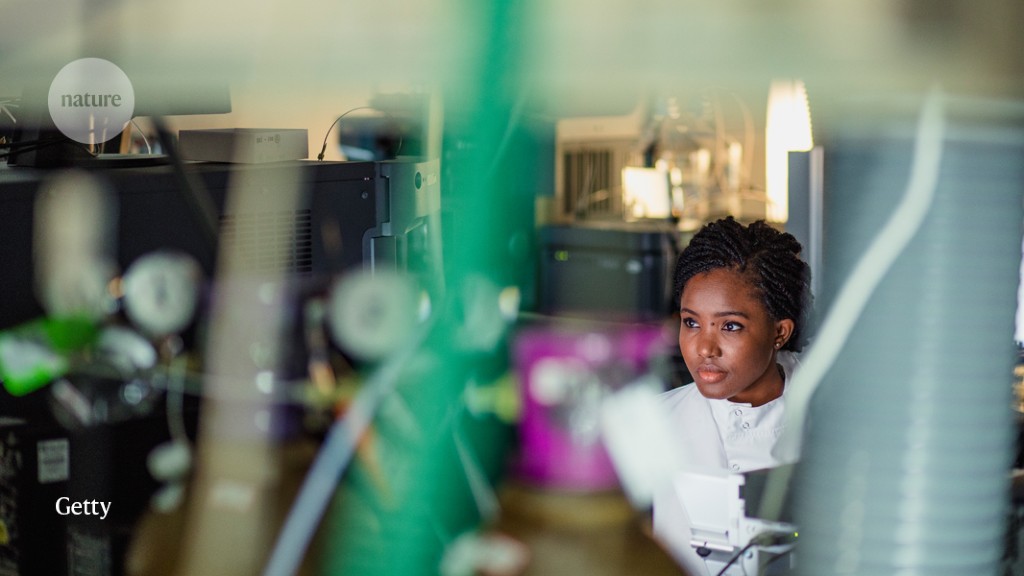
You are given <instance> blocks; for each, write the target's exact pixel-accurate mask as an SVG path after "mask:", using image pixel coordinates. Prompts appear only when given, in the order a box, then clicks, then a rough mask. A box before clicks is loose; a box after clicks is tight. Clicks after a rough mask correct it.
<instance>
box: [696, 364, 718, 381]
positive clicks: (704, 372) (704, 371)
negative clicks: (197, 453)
mask: <svg viewBox="0 0 1024 576" xmlns="http://www.w3.org/2000/svg"><path fill="white" fill-rule="evenodd" d="M697 375H698V376H700V379H701V380H703V381H705V382H707V383H708V384H717V383H719V382H721V381H722V380H724V379H725V370H722V369H721V368H719V367H718V366H711V365H704V366H701V367H699V368H697Z"/></svg>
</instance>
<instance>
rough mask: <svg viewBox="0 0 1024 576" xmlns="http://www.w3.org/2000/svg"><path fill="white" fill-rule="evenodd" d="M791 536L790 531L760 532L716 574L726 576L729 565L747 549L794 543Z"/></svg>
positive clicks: (777, 557)
mask: <svg viewBox="0 0 1024 576" xmlns="http://www.w3.org/2000/svg"><path fill="white" fill-rule="evenodd" d="M791 538H792V534H788V533H775V532H762V533H761V534H758V535H757V536H754V537H753V538H751V539H750V541H749V542H747V543H746V545H744V546H743V548H740V550H739V552H736V553H735V554H733V555H732V557H731V558H729V561H728V562H726V563H725V566H722V569H721V570H719V571H718V573H717V574H715V576H725V573H726V572H727V571H728V570H729V567H730V566H732V565H733V564H735V563H736V561H737V560H739V559H740V558H742V557H743V555H744V554H746V553H747V551H748V550H750V549H751V548H753V547H754V546H775V545H779V544H785V543H792V541H791ZM782 556H783V554H779V555H778V556H776V557H775V558H772V559H771V560H769V561H768V562H766V563H765V566H767V565H768V564H771V563H772V562H774V561H775V560H777V559H779V558H781V557H782Z"/></svg>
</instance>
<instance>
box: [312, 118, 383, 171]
mask: <svg viewBox="0 0 1024 576" xmlns="http://www.w3.org/2000/svg"><path fill="white" fill-rule="evenodd" d="M356 110H374V108H373V106H358V107H356V108H353V109H351V110H349V111H348V112H345V113H344V114H342V115H341V116H338V117H337V118H335V120H334V122H332V123H331V126H330V127H329V128H328V129H327V133H326V134H324V145H323V146H322V147H321V148H320V153H319V154H317V155H316V159H317V160H320V161H323V159H324V153H325V152H327V138H328V137H329V136H330V135H331V130H334V127H335V126H337V125H338V122H341V119H342V118H344V117H345V116H348V115H349V114H351V113H353V112H355V111H356Z"/></svg>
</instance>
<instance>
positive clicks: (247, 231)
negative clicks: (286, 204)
mask: <svg viewBox="0 0 1024 576" xmlns="http://www.w3.org/2000/svg"><path fill="white" fill-rule="evenodd" d="M220 229H221V241H222V242H223V243H224V244H225V248H228V249H229V252H227V253H229V254H234V260H233V262H232V264H233V268H234V269H235V270H238V271H243V272H278V273H280V272H284V273H289V274H297V275H303V276H305V275H310V274H312V273H313V217H312V214H311V212H310V210H308V209H306V210H295V211H287V212H252V213H242V214H225V215H224V216H222V217H221V221H220Z"/></svg>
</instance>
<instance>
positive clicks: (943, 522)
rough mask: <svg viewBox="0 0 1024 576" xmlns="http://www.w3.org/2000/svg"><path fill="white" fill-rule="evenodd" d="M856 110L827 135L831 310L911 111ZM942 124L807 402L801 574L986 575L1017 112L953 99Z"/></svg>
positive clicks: (907, 150) (1021, 186) (1016, 233)
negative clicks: (913, 206)
mask: <svg viewBox="0 0 1024 576" xmlns="http://www.w3.org/2000/svg"><path fill="white" fill-rule="evenodd" d="M919 102H920V101H918V103H919ZM865 110H870V114H868V113H867V112H865V114H863V115H860V116H856V115H854V116H855V117H857V123H856V126H855V127H844V128H843V129H841V130H838V131H837V132H836V134H835V138H834V140H833V141H832V142H830V143H828V144H827V145H826V146H827V148H826V159H825V176H826V180H825V194H826V199H825V210H826V213H825V247H824V266H825V270H824V277H823V284H822V285H823V293H822V294H820V295H819V298H818V301H819V303H820V305H822V306H826V307H827V306H831V305H832V304H833V301H834V300H836V294H837V293H838V291H839V287H840V286H841V285H842V283H843V282H844V281H846V279H847V277H848V276H849V275H850V273H851V270H852V269H853V268H854V266H855V265H856V263H857V261H858V260H859V259H860V257H861V256H862V254H864V253H865V251H866V250H867V248H868V246H869V245H870V244H871V242H872V241H873V239H874V238H875V237H876V236H877V234H878V232H879V230H880V229H881V228H882V227H883V226H884V225H885V223H886V222H887V221H888V219H889V217H890V216H891V215H892V213H893V211H894V209H895V207H896V206H897V204H898V203H899V202H900V200H901V198H902V196H903V194H904V191H905V189H906V187H907V183H908V181H909V180H910V173H911V165H912V163H913V158H914V138H915V123H916V115H915V114H916V112H915V111H914V110H913V109H912V107H909V108H908V107H904V108H902V110H901V109H900V107H899V106H894V107H892V108H891V109H889V108H885V107H882V108H879V107H878V106H877V104H876V105H875V106H873V107H871V108H865ZM883 110H885V112H884V113H880V112H881V111H883ZM945 122H946V124H945V126H946V128H945V134H944V137H943V142H942V156H941V163H940V168H939V174H938V185H937V187H936V188H935V195H934V198H933V200H932V202H931V204H930V206H929V208H928V210H927V213H926V215H925V218H924V221H923V224H922V225H921V227H920V229H919V230H918V231H917V233H916V234H915V235H914V236H913V238H912V239H911V240H910V242H909V244H908V245H907V246H906V247H905V249H904V250H903V251H902V252H901V254H900V256H899V257H898V258H897V259H896V260H895V262H894V263H893V265H892V268H891V269H890V270H889V272H888V273H887V274H886V275H885V276H884V278H883V280H882V281H881V283H880V284H879V285H878V286H877V288H876V290H875V291H874V293H873V295H872V296H871V298H870V300H869V302H868V304H867V306H866V308H865V310H864V312H863V313H862V314H861V315H860V317H859V319H858V321H857V323H856V324H855V326H854V328H853V330H852V332H850V334H849V337H848V339H847V341H846V343H845V345H844V346H843V348H842V352H841V353H840V354H839V356H838V358H837V360H836V361H835V363H834V364H833V365H832V368H831V369H830V370H829V372H828V373H827V375H826V376H825V378H824V380H823V381H822V382H821V384H820V386H819V388H818V391H817V393H816V395H815V396H814V398H813V400H812V402H811V405H810V408H809V420H808V427H807V428H806V434H805V440H804V450H803V455H802V459H801V464H800V466H799V467H798V471H797V475H796V478H795V482H794V492H793V495H794V501H795V506H796V508H795V510H796V520H797V523H798V525H799V526H800V538H801V542H800V544H799V549H798V550H799V551H798V562H797V563H798V565H799V573H800V574H806V575H808V576H810V575H814V576H822V575H828V574H856V575H858V576H872V575H928V576H942V575H946V574H948V575H951V576H952V575H956V576H962V575H964V574H971V575H983V574H991V575H995V574H997V573H998V568H999V560H1000V557H1001V555H1002V552H1003V534H1004V530H1005V518H1006V509H1007V506H1008V498H1009V492H1008V487H1009V472H1010V466H1011V462H1012V447H1013V432H1014V430H1013V427H1014V420H1013V415H1012V411H1011V408H1010V406H1011V404H1010V403H1011V379H1012V367H1013V363H1014V359H1015V351H1014V342H1013V334H1014V329H1013V328H1014V311H1015V309H1016V295H1017V286H1018V280H1019V266H1020V263H1021V227H1022V218H1024V213H1022V197H1024V107H1022V106H1018V105H1016V104H1014V103H1005V102H1003V103H996V102H977V101H973V100H972V101H967V100H949V101H948V104H947V106H946V112H945Z"/></svg>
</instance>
